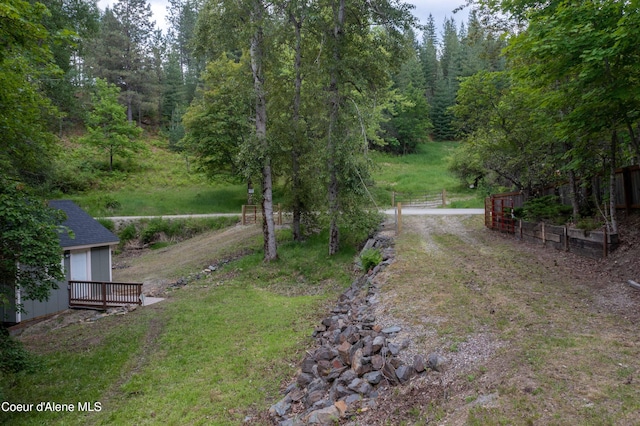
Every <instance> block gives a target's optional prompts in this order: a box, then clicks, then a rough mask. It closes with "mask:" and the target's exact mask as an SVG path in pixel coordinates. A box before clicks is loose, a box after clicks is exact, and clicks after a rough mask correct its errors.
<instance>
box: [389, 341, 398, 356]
mask: <svg viewBox="0 0 640 426" xmlns="http://www.w3.org/2000/svg"><path fill="white" fill-rule="evenodd" d="M387 347H388V348H389V352H391V355H393V356H396V355H398V354H399V353H400V346H398V345H396V344H395V343H389V344H388V345H387Z"/></svg>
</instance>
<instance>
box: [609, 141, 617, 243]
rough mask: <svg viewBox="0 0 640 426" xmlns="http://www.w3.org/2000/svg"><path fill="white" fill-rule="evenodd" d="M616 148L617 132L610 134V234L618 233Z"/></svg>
mask: <svg viewBox="0 0 640 426" xmlns="http://www.w3.org/2000/svg"><path fill="white" fill-rule="evenodd" d="M617 150H618V132H616V131H615V130H614V131H613V134H612V135H611V164H610V166H609V210H610V215H611V222H610V223H611V227H610V229H609V232H610V233H611V234H617V233H618V220H617V219H616V163H617Z"/></svg>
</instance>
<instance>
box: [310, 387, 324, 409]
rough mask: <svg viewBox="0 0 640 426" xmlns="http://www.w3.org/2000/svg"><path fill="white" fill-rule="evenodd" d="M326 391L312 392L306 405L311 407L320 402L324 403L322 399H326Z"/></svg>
mask: <svg viewBox="0 0 640 426" xmlns="http://www.w3.org/2000/svg"><path fill="white" fill-rule="evenodd" d="M324 394H325V392H324V391H320V390H315V391H312V392H311V391H310V392H309V394H308V395H307V399H306V401H305V405H306V406H307V407H311V406H313V405H314V404H315V403H316V402H318V401H322V398H324Z"/></svg>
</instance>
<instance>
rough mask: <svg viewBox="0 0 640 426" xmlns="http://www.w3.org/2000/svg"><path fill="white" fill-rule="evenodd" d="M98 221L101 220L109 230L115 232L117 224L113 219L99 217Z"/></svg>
mask: <svg viewBox="0 0 640 426" xmlns="http://www.w3.org/2000/svg"><path fill="white" fill-rule="evenodd" d="M97 221H98V222H100V225H102V226H104V227H105V228H107V229H108V230H109V231H111V232H115V229H116V225H115V223H113V221H112V220H109V219H105V218H98V219H97Z"/></svg>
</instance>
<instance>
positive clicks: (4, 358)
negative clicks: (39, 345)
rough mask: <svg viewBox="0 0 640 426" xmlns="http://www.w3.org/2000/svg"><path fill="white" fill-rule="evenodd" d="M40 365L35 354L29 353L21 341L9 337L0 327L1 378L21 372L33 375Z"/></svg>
mask: <svg viewBox="0 0 640 426" xmlns="http://www.w3.org/2000/svg"><path fill="white" fill-rule="evenodd" d="M38 366H39V363H38V361H37V359H36V358H35V357H34V356H33V354H31V353H29V352H28V351H27V350H26V349H25V348H24V347H23V346H22V343H20V341H18V340H16V339H14V338H13V337H11V336H10V335H9V332H8V331H7V330H6V329H5V328H3V327H0V377H2V375H6V374H15V373H19V372H21V371H25V372H28V373H32V372H34V371H36V370H37V369H38Z"/></svg>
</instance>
